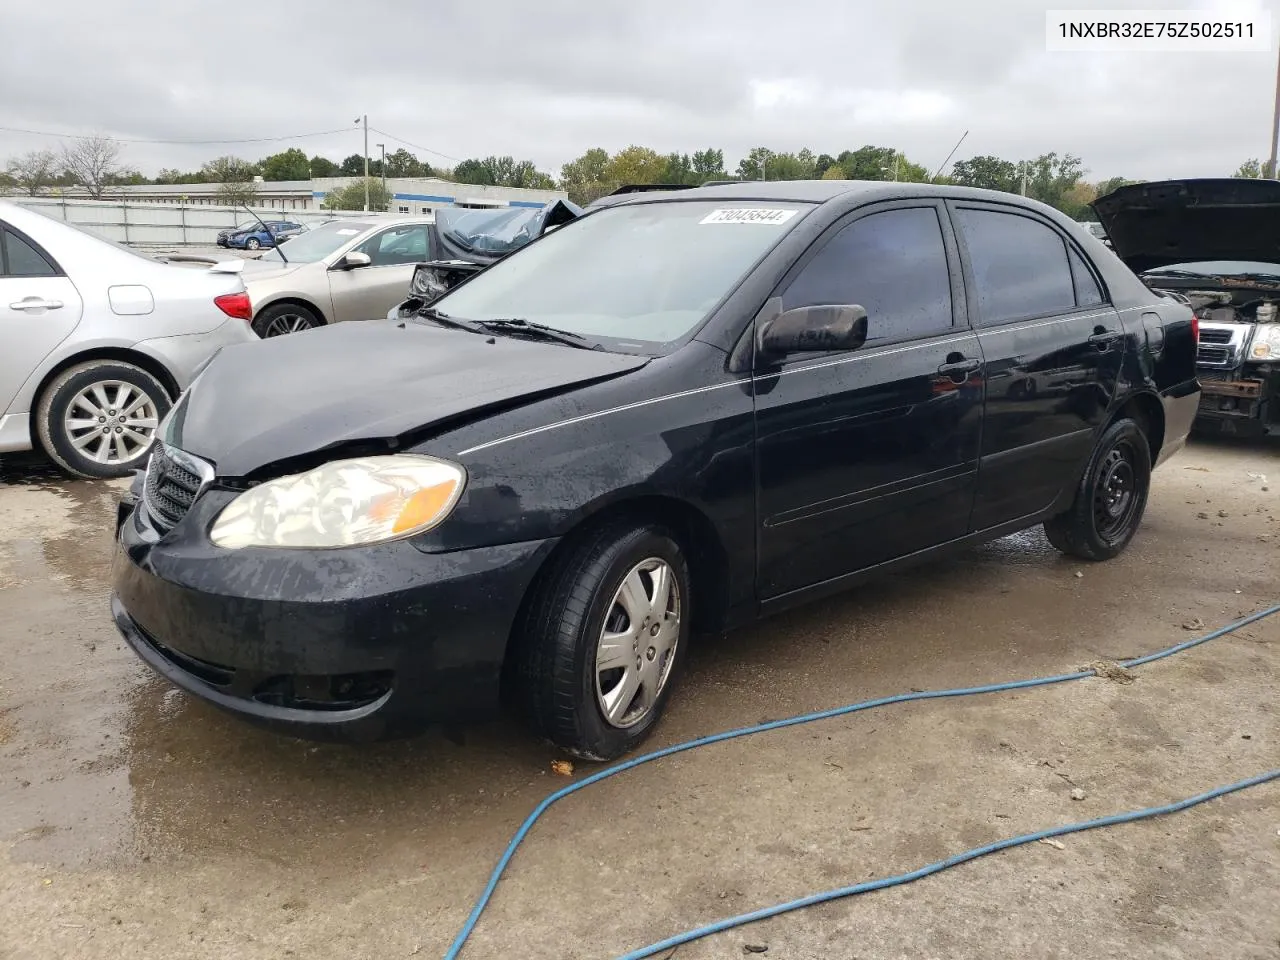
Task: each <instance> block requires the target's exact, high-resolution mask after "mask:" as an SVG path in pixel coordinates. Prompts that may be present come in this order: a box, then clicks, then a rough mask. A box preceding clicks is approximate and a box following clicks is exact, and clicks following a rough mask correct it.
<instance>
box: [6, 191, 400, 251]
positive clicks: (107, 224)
mask: <svg viewBox="0 0 1280 960" xmlns="http://www.w3.org/2000/svg"><path fill="white" fill-rule="evenodd" d="M5 199H8V200H12V201H14V202H15V203H18V204H20V205H21V206H24V207H31V208H32V209H35V210H39V211H40V212H41V213H44V214H45V215H47V216H50V217H53V218H55V219H58V220H65V221H67V222H68V223H73V224H75V225H76V226H78V227H86V228H87V229H89V230H92V231H93V232H94V233H97V234H98V235H99V236H103V237H106V238H107V239H108V240H115V241H117V242H119V243H127V244H129V245H130V246H142V247H190V246H198V247H211V246H214V245H215V243H216V242H217V239H218V231H219V230H226V229H228V228H230V227H234V226H235V225H236V224H240V223H244V222H245V221H246V220H252V219H253V217H252V216H250V214H248V213H246V212H245V210H244V208H243V207H215V206H209V205H196V204H190V205H186V204H174V203H134V202H131V201H128V200H62V199H58V198H55V197H7V198H5ZM253 212H254V213H256V214H257V215H258V216H259V217H261V218H262V219H263V220H268V221H269V220H288V221H291V222H293V223H319V222H321V221H323V220H332V219H333V218H335V217H348V218H359V219H361V220H368V219H369V218H371V217H378V218H380V217H383V216H386V214H377V213H360V212H352V211H346V210H343V211H337V210H285V211H282V210H278V209H277V210H272V209H270V208H268V207H260V208H257V209H255V210H254V211H253Z"/></svg>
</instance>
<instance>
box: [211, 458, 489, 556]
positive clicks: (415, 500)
mask: <svg viewBox="0 0 1280 960" xmlns="http://www.w3.org/2000/svg"><path fill="white" fill-rule="evenodd" d="M466 482H467V475H466V472H465V471H464V470H463V469H462V467H460V466H458V465H457V464H453V463H448V462H446V461H444V460H436V459H435V458H433V457H424V456H417V455H413V454H393V455H391V456H385V457H362V458H359V459H355V460H337V461H334V462H333V463H326V464H325V465H324V466H322V467H317V468H316V469H314V470H308V471H307V472H306V473H300V474H297V475H296V476H292V477H281V478H280V479H278V480H269V481H267V482H266V483H263V484H260V485H258V486H256V487H254V488H253V489H252V490H248V491H246V492H245V493H242V494H240V496H238V497H236V498H235V499H234V500H232V501H231V503H229V504H228V505H227V506H226V507H225V508H224V509H223V511H222V513H220V514H219V515H218V519H217V520H216V521H215V522H214V524H213V530H212V531H211V532H210V537H211V539H212V540H213V542H214V543H216V544H217V545H218V546H220V547H226V548H228V549H231V550H236V549H239V548H241V547H291V548H312V549H315V548H324V547H347V546H354V545H356V544H368V543H382V542H384V541H386V540H397V539H400V538H401V537H408V536H412V535H413V534H415V533H422V532H423V531H424V530H430V529H431V528H432V527H434V526H436V525H437V524H438V523H440V522H441V521H442V520H444V518H445V517H447V516H448V515H449V512H450V511H451V510H452V509H453V506H454V504H456V503H457V502H458V497H459V496H461V494H462V488H463V487H464V486H466Z"/></svg>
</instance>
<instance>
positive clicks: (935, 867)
mask: <svg viewBox="0 0 1280 960" xmlns="http://www.w3.org/2000/svg"><path fill="white" fill-rule="evenodd" d="M1276 613H1280V604H1275V605H1274V606H1271V607H1267V608H1266V609H1265V610H1260V611H1258V612H1257V613H1253V614H1250V615H1249V616H1247V617H1244V618H1242V619H1240V620H1236V621H1235V622H1233V623H1229V624H1227V625H1226V626H1225V627H1220V628H1219V629H1217V630H1214V631H1213V632H1212V633H1206V634H1205V635H1204V636H1201V637H1196V638H1194V639H1192V640H1187V641H1186V642H1184V643H1179V644H1175V645H1174V646H1172V647H1167V648H1165V649H1164V650H1159V651H1157V652H1156V653H1152V654H1148V655H1147V656H1145V657H1137V658H1136V659H1133V660H1125V661H1122V662H1121V664H1120V665H1121V666H1122V667H1126V668H1132V667H1141V666H1144V665H1146V664H1148V663H1153V662H1155V661H1156V660H1163V659H1164V658H1165V657H1171V656H1173V655H1174V654H1175V653H1181V652H1182V651H1184V650H1189V649H1191V648H1192V647H1197V646H1199V645H1200V644H1202V643H1208V642H1209V641H1210V640H1216V639H1217V638H1218V637H1222V636H1225V635H1227V634H1228V633H1233V632H1234V631H1236V630H1239V629H1240V628H1241V627H1245V626H1248V625H1249V624H1251V623H1256V622H1257V621H1259V620H1262V619H1264V618H1265V617H1269V616H1271V615H1273V614H1276ZM1092 676H1095V674H1094V672H1093V671H1092V670H1080V671H1076V672H1074V673H1059V674H1055V675H1053V676H1048V677H1034V678H1032V679H1030V680H1014V681H1010V682H1008V683H993V684H987V685H985V686H980V687H960V688H957V689H954V690H922V691H918V692H915V693H902V694H898V695H896V696H892V697H881V698H879V699H875V700H864V701H862V702H861V703H852V704H849V705H848V706H844V707H833V708H831V709H829V710H819V711H816V712H814V713H805V714H801V715H799V716H795V717H786V718H785V719H782V720H773V721H771V722H769V723H759V724H755V725H753V726H749V727H739V728H738V729H736V730H727V731H725V732H724V733H716V734H712V735H711V736H707V737H699V738H698V739H696V740H686V741H685V742H684V743H677V744H673V745H672V746H669V747H664V748H662V749H661V750H654V751H653V752H652V753H645V754H641V755H640V756H638V757H633V758H632V759H630V760H626V761H624V762H622V763H619V764H615V765H614V766H612V767H606V768H605V769H603V770H600V771H598V772H596V773H593V774H592V775H591V776H589V777H584V778H583V779H581V780H579V781H577V782H576V783H571V784H569V785H568V786H567V787H563V788H561V789H560V790H557V791H556V792H555V793H552V794H551V795H550V796H548V797H546V798H545V799H544V800H543V801H542V802H541V803H539V804H538V806H537V807H535V808H534V810H533V812H532V813H531V814H529V816H528V817H527V818H526V819H525V821H524V823H522V824H521V825H520V829H519V830H517V831H516V833H515V836H513V837H512V838H511V842H510V843H509V844H507V848H506V850H505V851H503V854H502V856H501V857H500V858H499V860H498V863H497V865H496V866H495V867H494V868H493V872H492V873H491V874H490V875H489V882H488V883H487V884H485V888H484V891H483V892H482V893H481V894H480V898H479V899H478V900H477V901H476V905H475V907H474V908H472V910H471V914H470V915H469V916H468V917H467V920H466V923H464V924H463V925H462V929H461V930H460V931H459V932H458V935H457V937H456V938H454V941H453V943H452V945H451V946H450V947H449V950H448V952H447V953H446V954H445V957H444V960H456V958H457V957H458V955H459V954H460V953H461V952H462V947H463V945H464V944H465V943H466V942H467V938H468V937H470V936H471V933H472V931H473V930H474V929H475V926H476V923H477V922H478V921H479V920H480V915H481V914H482V913H484V909H485V907H487V906H488V905H489V900H490V899H491V898H492V897H493V892H494V890H495V889H496V888H497V886H498V881H499V880H500V879H502V874H503V873H504V872H505V871H506V869H507V866H508V865H509V864H510V863H511V858H512V857H513V856H514V855H515V852H516V849H517V848H518V847H519V846H520V844H521V843H522V842H523V841H524V838H525V837H526V836H527V835H528V833H529V831H530V830H531V829H532V827H533V825H534V824H535V823H536V822H537V821H538V818H539V817H541V816H542V815H543V814H544V813H546V811H547V810H548V809H549V808H550V807H551V805H552V804H553V803H555V802H556V801H557V800H562V799H563V798H565V797H567V796H569V795H570V794H571V793H576V792H577V791H579V790H581V789H583V788H584V787H588V786H590V785H591V784H593V783H599V782H600V781H601V780H605V779H608V778H609V777H613V776H617V775H618V774H620V773H623V772H625V771H627V770H631V769H633V768H635V767H638V766H640V765H641V764H645V763H651V762H652V761H654V760H660V759H662V758H663V757H669V756H672V755H673V754H677V753H683V752H684V751H686V750H694V749H696V748H698V747H705V746H709V745H710V744H713V743H722V742H723V741H725V740H736V739H737V738H738V737H746V736H750V735H751V734H756V733H765V732H767V731H769V730H780V729H782V728H783V727H793V726H796V725H798V724H801V723H813V722H814V721H816V720H829V719H831V718H832V717H841V716H844V715H846V714H850V713H858V712H859V711H862V710H871V709H874V708H876V707H885V706H888V705H889V704H893V703H908V702H910V701H913V700H938V699H941V698H943V697H968V696H974V695H977V694H982V693H1002V692H1005V691H1008V690H1022V689H1026V688H1028V687H1044V686H1048V685H1049V684H1053V683H1064V682H1066V681H1068V680H1083V679H1085V678H1086V677H1092ZM1277 779H1280V770H1272V771H1269V772H1267V773H1261V774H1258V775H1257V776H1255V777H1250V778H1249V779H1247V780H1241V781H1239V782H1237V783H1233V784H1229V785H1227V786H1224V787H1218V788H1216V789H1214V790H1210V791H1208V792H1207V793H1201V794H1197V795H1196V796H1194V797H1188V798H1187V799H1185V800H1179V801H1176V802H1174V803H1170V804H1166V805H1164V806H1159V807H1148V808H1146V809H1144V810H1135V811H1132V812H1129V813H1118V814H1114V815H1112V816H1109V817H1100V818H1098V819H1096V820H1086V821H1083V822H1081V823H1071V824H1066V825H1065V826H1061V827H1053V828H1050V829H1048V830H1041V831H1039V832H1037V833H1027V834H1023V835H1021V836H1017V837H1011V838H1009V839H1006V840H998V841H996V842H994V843H990V844H987V845H986V846H983V847H975V848H974V849H972V850H967V851H965V852H964V853H958V854H956V855H955V856H953V857H949V858H947V859H946V860H939V861H938V862H936V863H931V864H929V865H928V866H924V867H921V868H920V869H918V870H913V871H911V872H909V873H903V874H898V875H896V876H892V877H884V878H882V879H879V880H869V881H867V882H866V883H859V884H855V885H854V886H850V887H839V888H837V889H834V890H828V891H826V892H824V893H816V894H812V895H810V896H807V897H802V898H800V899H799V900H792V901H789V902H787V903H781V904H777V905H776V906H772V907H764V908H762V909H760V910H756V911H753V912H751V913H744V914H740V915H738V916H736V917H729V918H726V919H724V920H720V921H717V922H716V923H712V924H709V925H707V926H705V927H699V928H698V929H696V930H689V931H686V932H684V933H680V934H676V935H675V936H673V937H669V938H667V939H666V940H662V941H659V942H658V943H654V944H651V945H649V946H647V947H642V948H640V949H639V950H634V951H632V952H631V953H628V954H626V955H624V956H623V957H621V958H619V960H641V958H643V957H652V956H654V955H655V954H658V953H661V952H662V951H664V950H671V949H674V948H675V947H678V946H680V945H681V944H685V943H690V942H691V941H694V940H699V939H701V938H702V937H707V936H710V935H712V934H715V933H722V932H723V931H725V930H730V929H733V928H734V927H739V926H742V925H743V924H748V923H754V922H755V921H757V920H763V919H765V918H767V917H774V916H777V915H778V914H780V913H787V912H789V911H792V910H799V909H802V908H804V907H809V906H813V905H815V904H819V903H826V902H828V901H830V900H838V899H840V898H842V897H851V896H855V895H856V894H860V893H869V892H870V891H872V890H882V889H884V888H886V887H893V886H898V885H900V884H904V883H911V882H912V881H914V880H919V879H921V878H922V877H927V876H930V875H932V874H935V873H939V872H941V871H943V870H947V869H949V868H951V867H955V866H959V865H960V864H962V863H967V862H969V861H970V860H975V859H977V858H978V857H984V856H986V855H987V854H990V853H996V852H997V851H1000V850H1007V849H1009V848H1010V847H1017V846H1021V845H1023V844H1026V843H1032V842H1034V841H1036V840H1042V839H1047V838H1049V837H1057V836H1063V835H1065V834H1068V833H1079V832H1081V831H1083V830H1094V829H1097V828H1098V827H1109V826H1114V825H1116V824H1120V823H1131V822H1133V821H1135V820H1143V819H1146V818H1148V817H1157V816H1163V815H1165V814H1169V813H1176V812H1178V811H1180V810H1186V809H1187V808H1189V807H1193V806H1196V805H1197V804H1201V803H1205V802H1206V801H1209V800H1213V799H1215V798H1217V797H1221V796H1224V795H1226V794H1228V793H1234V792H1235V791H1237V790H1244V789H1247V788H1248V787H1255V786H1258V785H1259V784H1263V783H1268V782H1270V781H1272V780H1277Z"/></svg>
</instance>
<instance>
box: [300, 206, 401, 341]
mask: <svg viewBox="0 0 1280 960" xmlns="http://www.w3.org/2000/svg"><path fill="white" fill-rule="evenodd" d="M285 249H286V250H287V249H288V248H287V247H286V248H285ZM353 249H355V250H358V251H359V252H361V253H365V254H368V256H369V260H370V261H371V262H370V264H369V266H367V267H356V268H355V269H350V270H347V269H340V268H333V269H331V270H330V271H329V290H330V292H331V294H332V296H333V314H334V319H335V320H380V319H382V318H383V317H385V316H386V315H387V311H389V310H390V309H391V308H392V307H394V306H395V305H396V304H397V303H399V302H400V301H402V300H403V299H404V298H405V297H407V296H408V295H409V281H410V280H412V279H413V268H414V266H416V265H417V264H419V263H421V262H422V261H424V260H426V259H427V225H426V224H425V223H410V224H402V225H401V226H398V227H389V228H388V229H386V230H381V231H379V232H378V233H375V234H374V235H373V236H372V237H370V238H369V239H368V240H366V241H364V243H362V244H360V245H359V246H357V247H355V248H353Z"/></svg>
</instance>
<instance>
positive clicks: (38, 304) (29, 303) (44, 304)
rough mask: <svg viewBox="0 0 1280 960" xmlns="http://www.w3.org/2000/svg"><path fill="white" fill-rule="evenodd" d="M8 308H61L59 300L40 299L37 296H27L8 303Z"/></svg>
mask: <svg viewBox="0 0 1280 960" xmlns="http://www.w3.org/2000/svg"><path fill="white" fill-rule="evenodd" d="M9 309H10V310H61V309H62V301H61V300H41V299H40V298H39V297H27V298H26V299H25V300H19V301H18V302H17V303H11V304H9Z"/></svg>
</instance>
